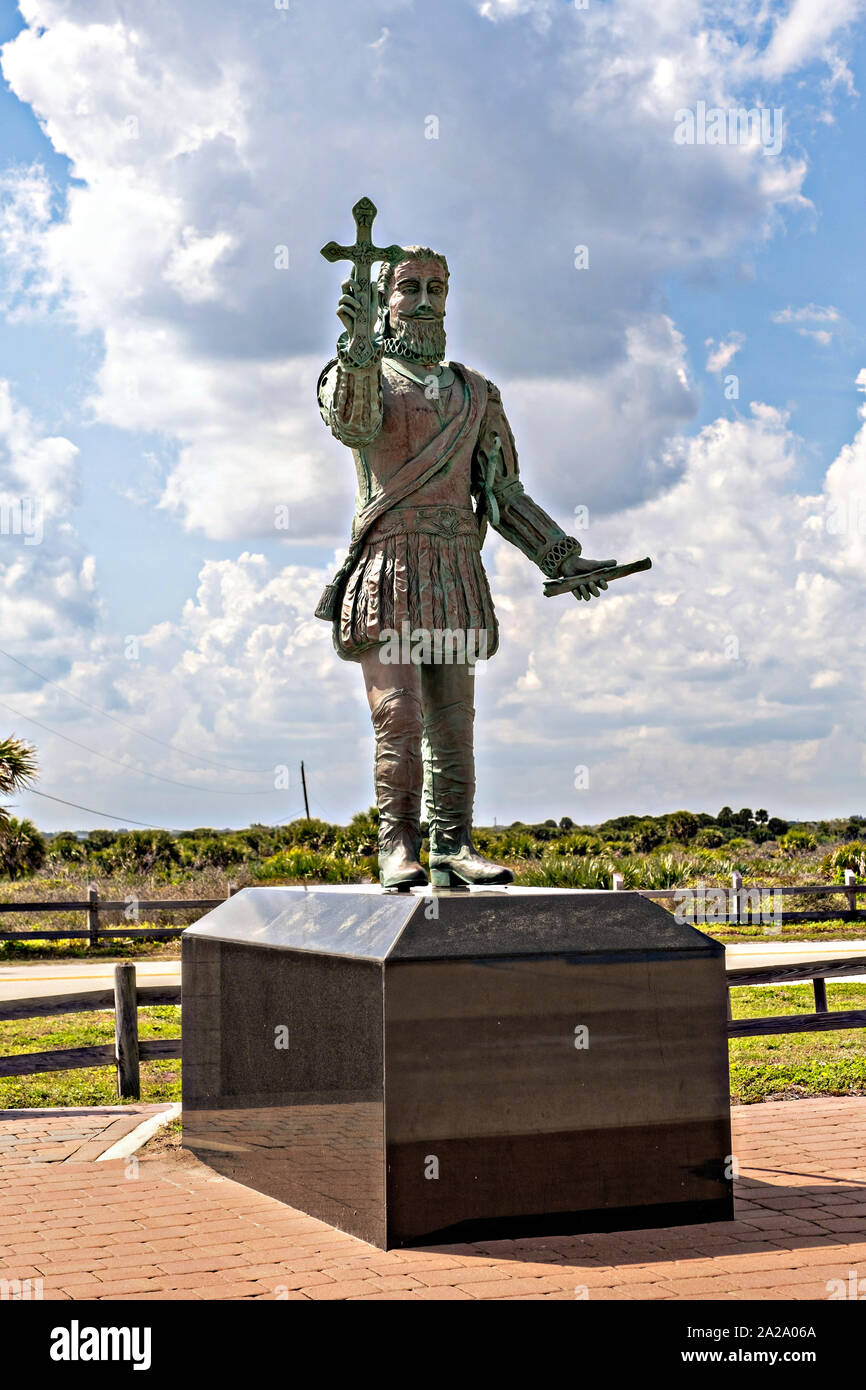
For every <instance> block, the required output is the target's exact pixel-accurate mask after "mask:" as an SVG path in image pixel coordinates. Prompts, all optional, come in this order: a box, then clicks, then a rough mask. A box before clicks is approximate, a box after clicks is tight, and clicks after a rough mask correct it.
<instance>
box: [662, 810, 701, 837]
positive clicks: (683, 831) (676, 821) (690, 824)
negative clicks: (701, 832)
mask: <svg viewBox="0 0 866 1390" xmlns="http://www.w3.org/2000/svg"><path fill="white" fill-rule="evenodd" d="M697 829H698V822H697V817H696V816H693V815H692V813H691V811H673V812H672V813H671V815H669V816H668V818H667V832H668V835H669V836H670V838H671V839H672V840H679V841H680V842H681V843H682V844H684V845H687V844H688V842H689V840H693V839H694V838H695V835H696V834H697Z"/></svg>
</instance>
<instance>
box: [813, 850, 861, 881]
mask: <svg viewBox="0 0 866 1390" xmlns="http://www.w3.org/2000/svg"><path fill="white" fill-rule="evenodd" d="M846 869H853V870H854V872H855V874H856V875H857V877H858V878H866V844H862V843H861V842H860V841H859V840H853V841H852V842H851V843H850V844H848V845H839V846H838V847H837V848H836V849H832V850H830V853H829V854H825V855H824V858H823V859H822V860H821V872H822V874H824V875H825V876H826V877H827V878H829V879H830V881H831V882H832V883H844V882H845V870H846Z"/></svg>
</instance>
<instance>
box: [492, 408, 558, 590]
mask: <svg viewBox="0 0 866 1390" xmlns="http://www.w3.org/2000/svg"><path fill="white" fill-rule="evenodd" d="M487 387H488V393H489V394H488V401H487V410H486V412H485V416H484V420H483V422H482V426H481V432H480V434H479V438H478V444H477V446H476V450H475V483H476V489H477V492H478V494H479V497H480V499H482V501H481V506H482V510H483V512H484V514H485V515H486V517H487V520H488V521H489V523H490V525H491V526H492V527H493V529H494V530H495V531H498V532H499V534H500V535H501V536H504V537H505V539H506V540H508V541H511V543H512V545H516V546H517V548H518V550H522V551H523V553H524V555H528V556H529V559H530V560H532V561H534V563H535V564H536V565H538V567H539V569H540V570H541V571H542V572H543V573H544V574H546V575H547V577H548V578H549V579H553V578H555V577H556V576H557V575H558V574H559V573H560V567H561V565H562V563H563V561H564V560H565V559H566V558H567V557H568V556H569V555H579V554H580V551H581V546H580V542H579V541H577V540H575V538H574V537H573V536H568V535H566V533H565V532H564V531H563V530H562V528H561V527H560V526H558V525H557V524H556V522H555V521H554V520H553V518H552V517H550V516H548V515H547V512H545V511H543V510H542V508H541V507H539V505H538V503H537V502H533V500H532V498H531V497H530V496H529V495H528V493H526V492H524V489H523V484H522V483H521V481H520V471H519V468H518V463H517V448H516V446H515V443H514V435H513V434H512V433H511V426H510V425H509V423H508V420H507V419H506V416H505V411H504V410H503V409H502V398H501V396H500V394H499V391H498V389H497V388H496V387H495V386H494V385H493V382H492V381H491V382H488V383H487Z"/></svg>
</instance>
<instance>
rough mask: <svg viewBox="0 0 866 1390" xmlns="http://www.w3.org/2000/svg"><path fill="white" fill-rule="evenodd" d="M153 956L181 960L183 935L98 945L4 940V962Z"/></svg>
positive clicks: (0, 944) (0, 961)
mask: <svg viewBox="0 0 866 1390" xmlns="http://www.w3.org/2000/svg"><path fill="white" fill-rule="evenodd" d="M143 925H149V924H148V923H144V924H143ZM153 925H154V926H157V925H160V924H159V923H154V924H153ZM153 957H155V958H156V959H157V960H180V937H179V936H175V937H163V938H162V939H161V940H159V941H142V940H140V939H136V938H133V939H132V940H130V939H129V938H128V937H116V938H115V939H114V940H112V941H102V940H100V942H99V945H98V946H90V945H88V943H87V942H86V941H70V940H63V939H62V938H61V939H60V940H58V941H0V965H27V964H29V962H30V961H34V962H35V961H41V960H44V961H53V962H54V963H55V964H57V965H61V964H62V963H63V962H64V961H70V960H102V961H106V960H110V961H117V960H140V959H142V958H153Z"/></svg>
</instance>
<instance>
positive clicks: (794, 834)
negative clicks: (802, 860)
mask: <svg viewBox="0 0 866 1390" xmlns="http://www.w3.org/2000/svg"><path fill="white" fill-rule="evenodd" d="M817 844H818V841H817V840H816V838H815V836H814V835H813V834H812V831H811V830H803V829H802V828H801V827H800V826H798V825H795V826H794V828H793V830H788V831H787V832H786V833H785V834H784V835H782V837H781V838H780V840H779V848H780V850H781V851H782V853H783V854H808V852H809V850H812V849H815V848H817Z"/></svg>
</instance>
